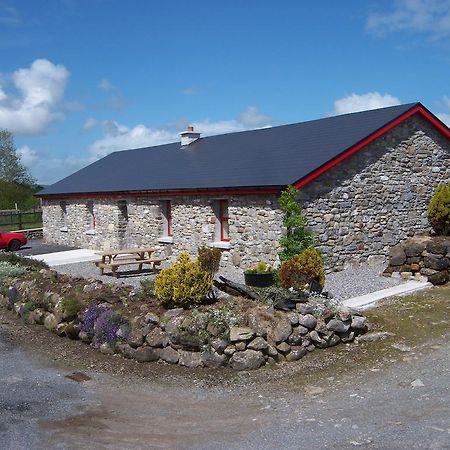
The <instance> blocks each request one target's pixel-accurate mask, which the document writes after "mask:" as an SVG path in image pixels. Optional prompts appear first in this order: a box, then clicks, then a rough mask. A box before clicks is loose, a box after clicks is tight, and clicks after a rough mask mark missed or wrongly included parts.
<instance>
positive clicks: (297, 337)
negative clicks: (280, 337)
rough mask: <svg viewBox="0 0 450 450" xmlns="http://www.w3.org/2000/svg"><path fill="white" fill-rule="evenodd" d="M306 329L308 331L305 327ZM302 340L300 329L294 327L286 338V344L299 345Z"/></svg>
mask: <svg viewBox="0 0 450 450" xmlns="http://www.w3.org/2000/svg"><path fill="white" fill-rule="evenodd" d="M305 330H306V331H308V329H307V328H305ZM302 341H303V338H302V335H301V333H300V330H299V329H298V328H294V330H293V331H292V334H291V335H290V336H289V338H288V344H289V345H301V343H302Z"/></svg>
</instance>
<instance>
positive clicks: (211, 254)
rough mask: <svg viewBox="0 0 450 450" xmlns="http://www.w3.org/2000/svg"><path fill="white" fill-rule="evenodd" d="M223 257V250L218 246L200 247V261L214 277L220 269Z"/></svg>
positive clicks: (204, 268)
mask: <svg viewBox="0 0 450 450" xmlns="http://www.w3.org/2000/svg"><path fill="white" fill-rule="evenodd" d="M221 257H222V252H221V251H220V250H219V249H218V248H211V247H206V245H202V246H201V247H199V248H198V262H199V263H200V265H201V267H202V268H203V270H206V271H207V272H208V273H209V274H210V275H211V276H212V277H213V276H214V275H215V274H216V273H217V272H218V271H219V266H220V258H221Z"/></svg>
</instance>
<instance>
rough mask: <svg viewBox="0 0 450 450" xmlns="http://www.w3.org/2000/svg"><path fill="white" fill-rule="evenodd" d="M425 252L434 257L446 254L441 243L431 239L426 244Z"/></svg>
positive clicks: (444, 247) (445, 249)
mask: <svg viewBox="0 0 450 450" xmlns="http://www.w3.org/2000/svg"><path fill="white" fill-rule="evenodd" d="M427 252H429V253H434V254H436V255H445V254H446V253H447V248H446V245H445V244H444V243H443V242H439V241H438V240H436V239H433V240H431V241H429V242H428V243H427Z"/></svg>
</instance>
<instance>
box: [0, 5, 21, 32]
mask: <svg viewBox="0 0 450 450" xmlns="http://www.w3.org/2000/svg"><path fill="white" fill-rule="evenodd" d="M0 23H2V24H3V25H10V26H17V25H20V24H21V23H22V18H21V17H20V13H19V11H18V9H17V8H15V7H14V6H11V4H9V3H7V2H0Z"/></svg>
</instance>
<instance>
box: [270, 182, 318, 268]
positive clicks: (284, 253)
mask: <svg viewBox="0 0 450 450" xmlns="http://www.w3.org/2000/svg"><path fill="white" fill-rule="evenodd" d="M279 204H280V208H281V211H282V212H283V226H284V227H285V228H286V236H283V237H281V238H280V246H281V249H282V250H281V252H280V254H279V256H280V260H281V262H283V261H287V260H288V259H291V258H293V257H294V256H296V255H298V254H300V253H301V252H302V251H303V250H305V249H307V248H308V247H311V246H312V244H313V240H314V235H313V233H312V232H311V231H309V230H308V229H307V228H306V218H305V216H304V215H303V212H302V208H301V207H300V205H299V204H298V202H297V189H296V188H295V187H294V186H288V187H287V189H286V190H284V191H283V192H282V193H281V196H280V199H279Z"/></svg>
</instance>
